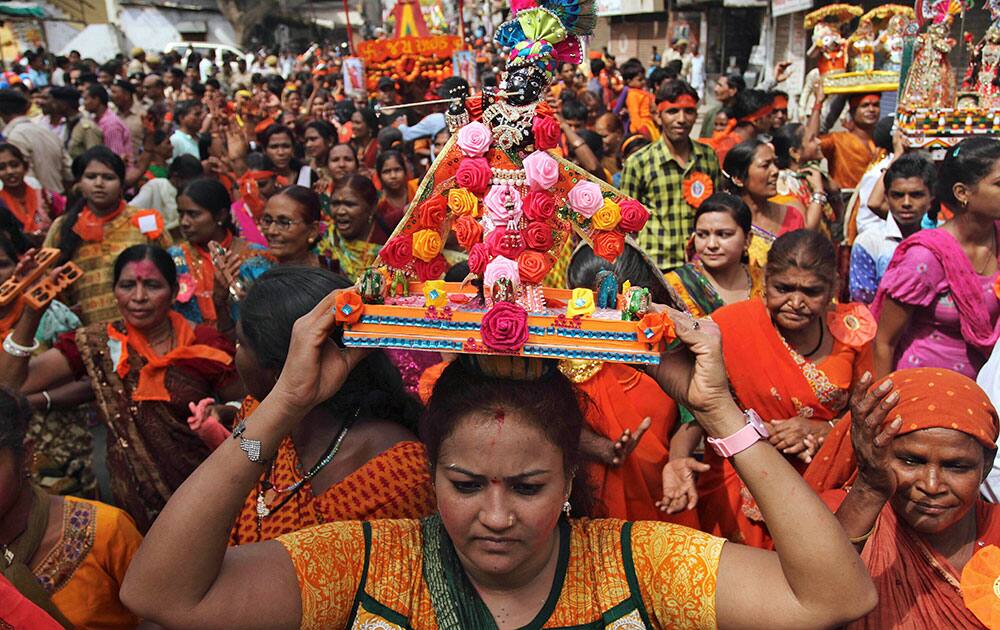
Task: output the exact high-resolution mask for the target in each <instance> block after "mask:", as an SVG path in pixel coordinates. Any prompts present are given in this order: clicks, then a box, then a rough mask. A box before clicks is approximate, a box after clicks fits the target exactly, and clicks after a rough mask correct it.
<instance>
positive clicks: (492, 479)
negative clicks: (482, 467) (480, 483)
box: [490, 477, 500, 484]
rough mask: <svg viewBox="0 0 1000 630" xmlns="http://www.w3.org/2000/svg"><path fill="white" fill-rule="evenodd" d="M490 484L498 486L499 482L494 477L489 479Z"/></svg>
mask: <svg viewBox="0 0 1000 630" xmlns="http://www.w3.org/2000/svg"><path fill="white" fill-rule="evenodd" d="M490 483H492V484H499V483H500V480H499V479H497V478H496V477H490Z"/></svg>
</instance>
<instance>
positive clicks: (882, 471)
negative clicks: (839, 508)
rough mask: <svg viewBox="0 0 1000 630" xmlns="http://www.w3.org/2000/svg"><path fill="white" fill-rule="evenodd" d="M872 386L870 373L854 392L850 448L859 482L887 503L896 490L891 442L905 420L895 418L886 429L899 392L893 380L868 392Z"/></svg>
mask: <svg viewBox="0 0 1000 630" xmlns="http://www.w3.org/2000/svg"><path fill="white" fill-rule="evenodd" d="M871 383H872V375H871V373H870V372H865V373H864V375H863V376H862V377H861V378H860V379H859V380H858V384H857V385H855V387H854V391H852V392H851V446H853V447H854V459H855V461H856V462H857V465H858V480H859V481H860V482H864V483H865V485H867V486H868V487H869V488H871V489H872V490H874V491H876V492H878V493H879V494H880V495H882V496H884V497H885V498H886V500H888V498H889V497H891V496H892V495H893V493H894V492H895V491H896V473H895V472H894V471H893V469H892V461H893V452H892V439H893V438H894V437H896V434H897V433H899V428H900V427H901V426H903V420H902V418H900V417H899V416H896V418H895V419H894V420H893V421H892V422H891V423H890V424H889V425H888V426H886V427H885V428H883V424H884V423H885V419H886V417H887V416H888V415H889V413H890V412H891V411H892V410H893V408H894V407H895V406H896V404H897V403H898V402H899V393H898V392H894V391H892V381H891V380H885V381H884V382H883V383H882V384H881V385H879V386H878V387H876V388H873V389H872V390H871V391H868V390H869V386H870V385H871Z"/></svg>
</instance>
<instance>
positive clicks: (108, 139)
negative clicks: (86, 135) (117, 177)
mask: <svg viewBox="0 0 1000 630" xmlns="http://www.w3.org/2000/svg"><path fill="white" fill-rule="evenodd" d="M94 122H96V123H97V126H98V127H99V128H100V129H101V133H102V134H104V146H106V147H108V148H109V149H111V150H112V151H113V152H114V153H115V154H116V155H118V157H120V158H121V159H123V160H125V163H126V164H130V163H131V161H132V133H131V132H130V131H129V130H128V127H126V126H125V123H123V122H122V119H121V118H119V117H118V115H117V114H115V113H114V112H113V111H111V110H110V109H106V110H104V114H103V115H102V116H101V117H100V118H98V119H96V120H95V121H94Z"/></svg>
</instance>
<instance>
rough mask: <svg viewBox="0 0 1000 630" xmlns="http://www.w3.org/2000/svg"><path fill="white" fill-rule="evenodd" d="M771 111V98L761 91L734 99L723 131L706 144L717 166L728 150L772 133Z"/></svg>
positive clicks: (745, 93) (739, 95) (742, 94)
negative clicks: (711, 150) (712, 151)
mask: <svg viewBox="0 0 1000 630" xmlns="http://www.w3.org/2000/svg"><path fill="white" fill-rule="evenodd" d="M773 111H774V99H773V97H772V96H771V95H770V94H769V93H767V92H764V91H763V90H743V91H742V92H740V93H739V94H737V95H736V98H735V99H733V104H732V106H731V107H730V109H729V114H730V117H729V122H728V123H727V124H726V128H725V129H724V130H723V131H720V132H718V133H716V134H715V135H713V136H712V137H711V138H710V139H709V140H707V141H706V144H708V145H709V146H710V147H712V148H713V149H715V155H716V157H717V158H718V159H719V164H722V163H723V162H725V161H726V154H727V153H729V150H730V149H732V148H733V147H735V146H736V145H737V144H739V143H741V142H745V141H747V140H750V139H751V138H754V137H756V136H759V135H761V134H767V133H771V129H772V128H773V127H772V125H773V122H772V117H771V114H772V112H773Z"/></svg>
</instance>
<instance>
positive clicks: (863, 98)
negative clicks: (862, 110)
mask: <svg viewBox="0 0 1000 630" xmlns="http://www.w3.org/2000/svg"><path fill="white" fill-rule="evenodd" d="M847 101H848V103H849V104H850V106H851V109H857V108H858V107H860V106H861V105H862V104H863V103H867V102H875V103H881V102H882V95H881V94H855V95H854V96H852V97H851V98H849V99H847Z"/></svg>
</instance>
